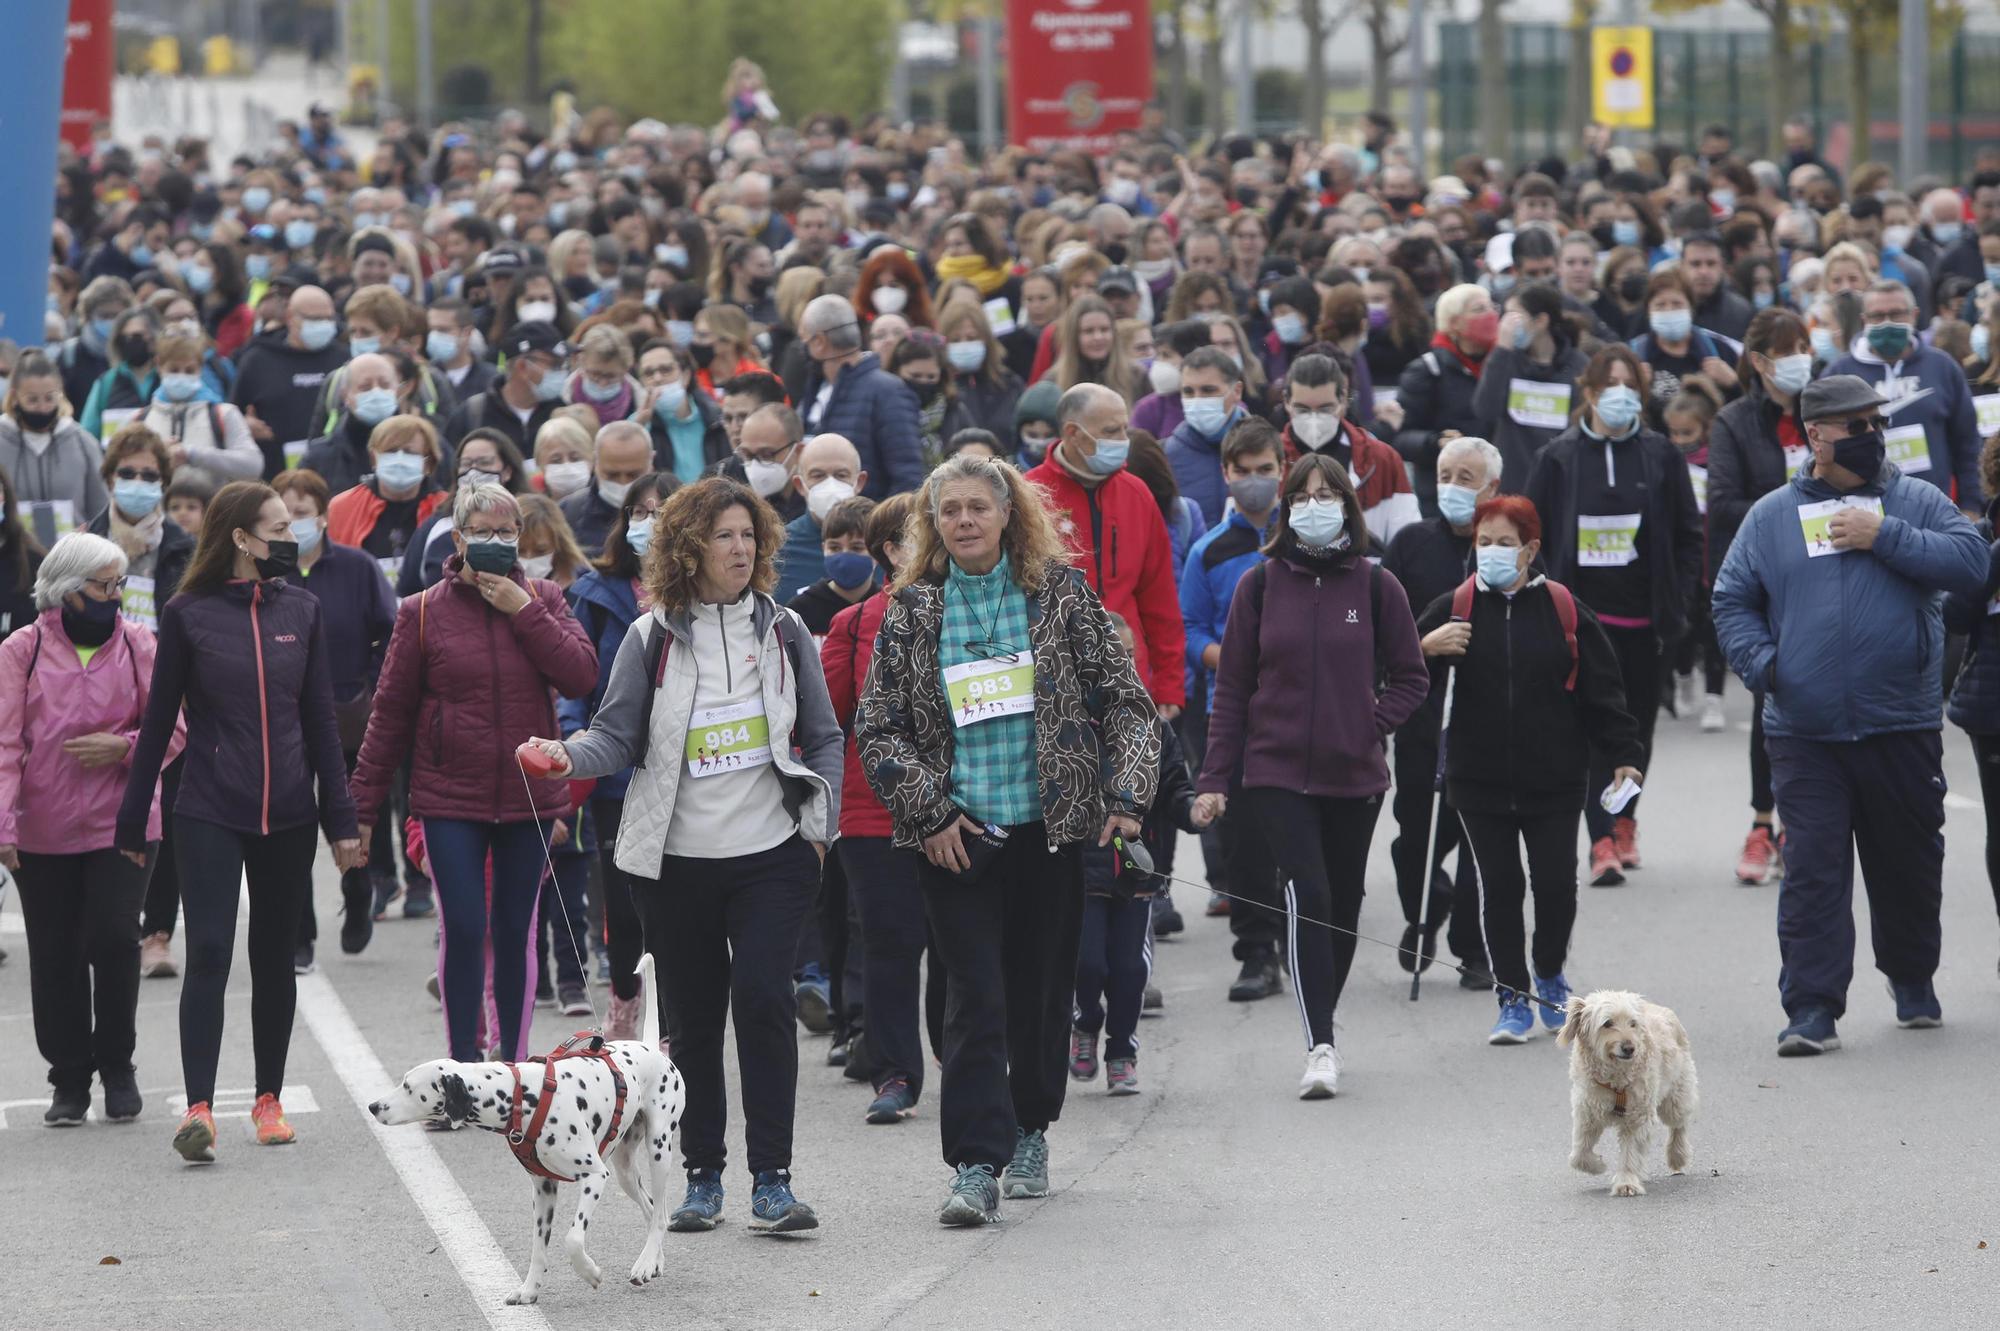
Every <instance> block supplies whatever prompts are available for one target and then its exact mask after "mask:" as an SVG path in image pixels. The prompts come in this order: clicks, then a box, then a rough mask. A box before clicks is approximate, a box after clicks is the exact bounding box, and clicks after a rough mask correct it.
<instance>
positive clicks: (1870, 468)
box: [1833, 430, 1888, 483]
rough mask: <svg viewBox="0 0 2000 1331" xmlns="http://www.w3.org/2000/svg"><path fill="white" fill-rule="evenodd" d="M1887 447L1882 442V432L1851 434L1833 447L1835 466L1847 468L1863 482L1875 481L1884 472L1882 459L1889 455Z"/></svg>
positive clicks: (1872, 431)
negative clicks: (1878, 474) (1879, 473)
mask: <svg viewBox="0 0 2000 1331" xmlns="http://www.w3.org/2000/svg"><path fill="white" fill-rule="evenodd" d="M1887 452H1888V449H1887V446H1886V445H1885V444H1884V443H1883V441H1882V432H1881V431H1880V430H1870V431H1869V432H1868V433H1867V434H1851V435H1848V436H1847V437H1846V438H1845V439H1842V440H1841V441H1840V442H1839V443H1837V444H1835V445H1834V446H1833V461H1834V465H1835V466H1839V467H1845V468H1847V470H1849V471H1851V472H1853V473H1854V474H1855V475H1856V476H1859V477H1860V478H1861V479H1862V481H1863V482H1864V483H1865V482H1868V481H1872V480H1874V479H1875V476H1876V474H1877V473H1878V472H1880V471H1881V470H1882V459H1883V458H1884V457H1885V456H1886V455H1887Z"/></svg>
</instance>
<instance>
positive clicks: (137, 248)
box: [132, 240, 153, 268]
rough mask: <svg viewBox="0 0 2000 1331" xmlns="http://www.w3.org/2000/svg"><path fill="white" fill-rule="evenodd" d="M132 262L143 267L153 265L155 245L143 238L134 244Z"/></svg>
mask: <svg viewBox="0 0 2000 1331" xmlns="http://www.w3.org/2000/svg"><path fill="white" fill-rule="evenodd" d="M132 262H133V263H136V264H138V265H139V266H140V267H141V268H150V267H152V266H153V247H152V246H151V245H148V244H147V243H146V242H145V241H143V240H142V241H140V242H139V243H138V244H137V245H134V246H133V247H132Z"/></svg>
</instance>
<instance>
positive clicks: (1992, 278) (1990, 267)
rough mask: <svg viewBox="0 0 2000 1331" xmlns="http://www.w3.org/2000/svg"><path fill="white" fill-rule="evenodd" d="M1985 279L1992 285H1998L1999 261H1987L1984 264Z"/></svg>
mask: <svg viewBox="0 0 2000 1331" xmlns="http://www.w3.org/2000/svg"><path fill="white" fill-rule="evenodd" d="M1986 280H1987V281H1989V282H1991V283H1992V284H1993V285H1994V286H1996V287H2000V263H1989V264H1987V265H1986Z"/></svg>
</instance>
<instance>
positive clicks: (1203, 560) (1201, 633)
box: [1181, 509, 1265, 697]
mask: <svg viewBox="0 0 2000 1331" xmlns="http://www.w3.org/2000/svg"><path fill="white" fill-rule="evenodd" d="M1264 536H1265V533H1263V532H1260V531H1258V530H1257V529H1256V528H1255V527H1253V526H1251V525H1250V520H1249V519H1248V518H1246V517H1244V516H1243V515H1242V514H1241V513H1238V512H1237V511H1236V510H1235V509H1231V510H1229V520H1228V521H1227V522H1225V523H1224V524H1223V525H1222V526H1220V527H1210V528H1209V529H1208V531H1207V532H1205V533H1204V534H1203V535H1202V536H1201V537H1200V538H1199V539H1198V540H1196V541H1195V543H1194V544H1193V545H1192V546H1189V547H1188V553H1187V562H1186V563H1185V564H1183V565H1182V566H1181V620H1182V622H1183V623H1185V624H1186V625H1187V659H1188V687H1189V694H1188V696H1189V697H1193V696H1194V694H1193V687H1194V681H1195V680H1196V679H1198V678H1200V677H1201V675H1202V674H1203V673H1204V672H1203V669H1202V664H1201V654H1202V652H1203V651H1204V650H1206V649H1207V648H1208V646H1209V644H1211V643H1213V644H1215V645H1216V646H1217V647H1220V646H1221V645H1222V630H1223V628H1224V627H1225V626H1226V625H1227V624H1228V622H1229V600H1230V598H1231V597H1233V596H1235V595H1236V584H1237V583H1238V582H1240V581H1242V579H1243V575H1244V574H1245V573H1248V572H1249V571H1250V570H1251V569H1253V568H1255V567H1256V566H1257V561H1258V560H1260V559H1262V558H1263V557H1264V556H1263V555H1262V554H1261V553H1260V552H1259V549H1258V547H1260V546H1262V545H1263V544H1264Z"/></svg>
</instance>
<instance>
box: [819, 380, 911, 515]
mask: <svg viewBox="0 0 2000 1331" xmlns="http://www.w3.org/2000/svg"><path fill="white" fill-rule="evenodd" d="M825 383H826V379H825V376H824V375H822V374H821V373H820V367H819V366H817V365H815V366H813V368H812V372H811V373H810V374H809V375H807V376H806V388H805V392H804V393H803V394H801V395H800V397H799V415H800V416H808V415H809V414H810V413H811V411H812V409H813V402H814V401H815V400H816V399H817V398H818V396H819V390H820V389H821V387H823V386H824V385H825ZM808 431H809V433H812V434H837V435H840V436H841V437H843V438H845V439H846V440H847V441H848V442H850V443H852V444H853V445H854V447H855V449H856V450H857V451H858V452H859V453H860V454H861V467H862V470H864V471H866V472H867V473H868V484H867V485H866V486H864V487H862V490H861V493H863V494H865V495H867V496H868V497H869V498H870V499H887V498H888V497H889V496H890V495H893V494H901V493H903V492H904V491H905V490H914V489H916V488H917V487H918V486H920V485H922V484H923V483H924V472H925V471H926V468H925V466H924V446H923V431H922V430H921V429H920V428H919V427H918V424H917V395H916V394H915V393H914V392H912V391H911V389H910V386H909V385H908V384H906V383H904V382H903V381H902V380H901V379H898V378H897V377H896V376H895V375H893V374H890V373H889V372H888V371H886V370H884V369H883V368H882V361H881V358H880V357H878V356H876V354H875V353H874V352H872V351H870V352H864V353H863V354H862V357H861V359H860V360H858V361H856V362H855V363H854V364H852V365H849V366H848V367H847V368H846V369H844V370H842V371H841V372H840V378H838V379H836V380H834V381H833V396H831V397H830V398H828V399H827V403H826V410H825V411H824V412H822V413H820V418H819V420H818V421H816V422H811V423H810V424H809V426H808Z"/></svg>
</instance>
